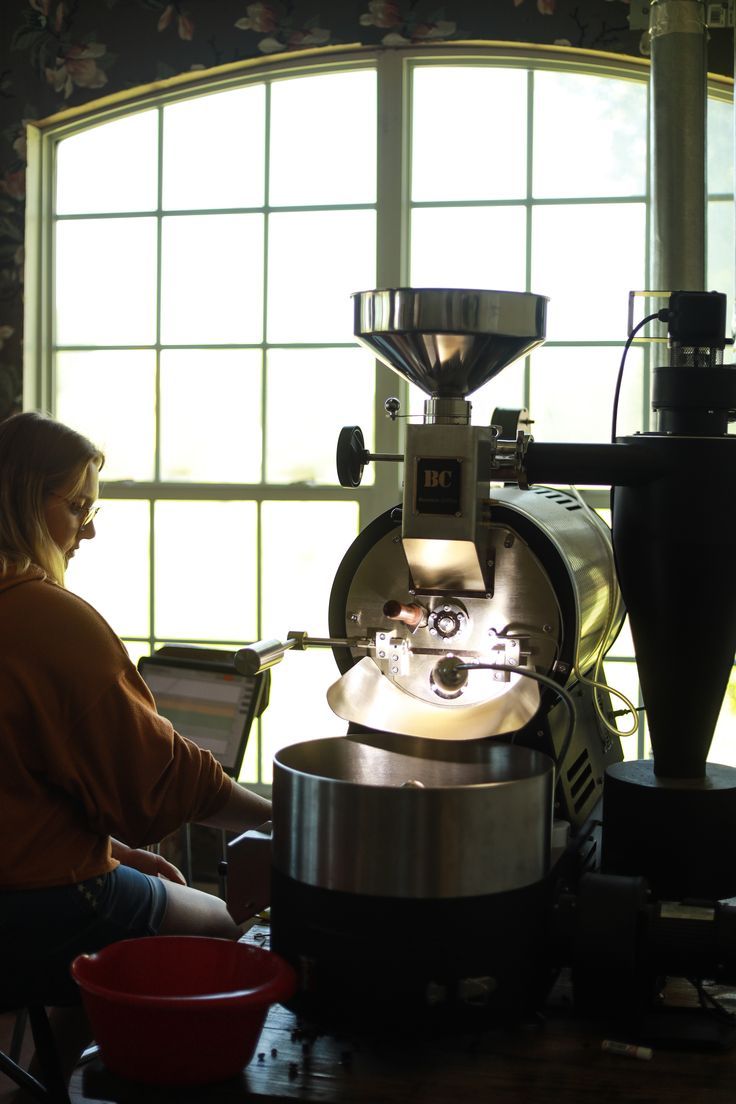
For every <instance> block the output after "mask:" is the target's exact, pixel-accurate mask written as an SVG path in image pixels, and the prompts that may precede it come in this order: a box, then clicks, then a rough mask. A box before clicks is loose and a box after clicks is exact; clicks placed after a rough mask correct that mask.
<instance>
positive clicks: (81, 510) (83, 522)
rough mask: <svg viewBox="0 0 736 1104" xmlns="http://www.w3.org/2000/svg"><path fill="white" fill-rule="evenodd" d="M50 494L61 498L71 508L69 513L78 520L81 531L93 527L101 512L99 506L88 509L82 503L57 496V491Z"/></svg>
mask: <svg viewBox="0 0 736 1104" xmlns="http://www.w3.org/2000/svg"><path fill="white" fill-rule="evenodd" d="M50 494H51V497H52V498H59V499H61V501H62V502H66V504H67V506H68V507H69V512H70V513H71V514H72V515H73V517H75V518H77V519H78V521H79V528H80V530H81V529H86V528H87V526H88V525H91V524H92V522H93V521H94V520H95V518H96V517H97V515H98V513H99V512H100V507H99V506H90V507H87V506H85V505H84V503H82V502H75V501H74V500H73V499H69V498H65V497H64V495H60V494H57V493H56V491H51V492H50Z"/></svg>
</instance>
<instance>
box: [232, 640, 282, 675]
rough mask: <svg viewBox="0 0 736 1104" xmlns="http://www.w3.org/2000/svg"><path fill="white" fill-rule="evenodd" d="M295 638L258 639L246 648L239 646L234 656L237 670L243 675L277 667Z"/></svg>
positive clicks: (257, 673)
mask: <svg viewBox="0 0 736 1104" xmlns="http://www.w3.org/2000/svg"><path fill="white" fill-rule="evenodd" d="M295 644H296V641H295V640H256V641H255V642H254V643H253V644H249V645H248V646H247V647H245V648H239V649H238V651H237V652H236V653H235V655H234V657H233V663H234V664H235V670H236V671H239V672H240V674H241V675H259V674H260V673H261V671H267V670H268V668H269V667H275V665H276V664H277V663H280V662H281V660H282V659H283V658H284V655H285V653H286V652H287V651H288V650H289V648H293V647H294V645H295Z"/></svg>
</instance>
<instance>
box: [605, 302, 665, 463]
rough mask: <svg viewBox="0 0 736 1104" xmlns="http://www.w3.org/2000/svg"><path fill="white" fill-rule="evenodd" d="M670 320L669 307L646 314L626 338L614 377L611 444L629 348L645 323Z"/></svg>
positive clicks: (613, 442)
mask: <svg viewBox="0 0 736 1104" xmlns="http://www.w3.org/2000/svg"><path fill="white" fill-rule="evenodd" d="M670 318H671V312H670V309H669V307H663V308H662V310H659V311H656V312H655V313H654V314H648V315H647V316H646V318H642V320H641V322H637V324H636V325H635V326H634V328H633V330H632V331H631V333H630V334H629V336H628V337H627V338H626V344H625V345H624V351H623V354H622V356H621V363H620V365H619V368H618V376H617V377H616V388H615V390H614V392H613V412H612V416H611V444H612V445H615V444H616V422H617V420H618V403H619V398H620V397H621V384H622V383H623V378H624V365H625V364H626V354H627V353H628V351H629V349H630V348H631V343H632V341H633V340H634V338H635V337H636V335H637V334H638V332H639V330H640V329H642V327H643V326H646V324H647V322H669V320H670Z"/></svg>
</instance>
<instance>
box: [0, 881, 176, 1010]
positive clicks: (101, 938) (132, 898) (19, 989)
mask: <svg viewBox="0 0 736 1104" xmlns="http://www.w3.org/2000/svg"><path fill="white" fill-rule="evenodd" d="M166 899H167V898H166V888H165V886H164V883H163V882H162V881H160V879H158V878H152V877H150V876H149V875H148V874H141V872H140V871H139V870H134V869H133V868H132V867H130V866H118V867H116V869H115V870H113V871H112V872H111V873H110V874H103V875H101V876H100V877H99V878H90V879H89V880H88V881H85V882H77V883H76V884H75V885H68V886H54V887H53V888H51V889H22V890H0V1009H3V1008H6V1009H8V1008H16V1007H19V1006H21V1005H24V1004H31V1003H34V1002H35V1003H42V1004H48V1005H55V1004H56V1005H66V1004H78V1003H79V990H78V988H77V985H76V983H75V982H74V981H73V979H72V977H71V975H70V973H69V967H70V965H71V962H72V960H73V959H74V958H76V956H77V955H78V954H84V953H87V954H89V953H92V952H93V951H99V950H100V949H101V948H102V947H106V946H107V944H108V943H116V942H117V941H118V940H120V939H135V938H138V937H140V936H143V935H157V934H158V931H159V928H160V926H161V922H162V920H163V916H164V912H165V910H166Z"/></svg>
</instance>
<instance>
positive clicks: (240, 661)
mask: <svg viewBox="0 0 736 1104" xmlns="http://www.w3.org/2000/svg"><path fill="white" fill-rule="evenodd" d="M374 646H375V642H374V641H373V640H371V639H369V638H355V639H351V638H349V637H346V636H309V635H308V634H307V633H305V632H301V631H299V632H297V631H296V630H294V631H290V632H289V633H288V635H287V637H286V640H256V642H255V643H254V644H249V645H248V646H247V647H246V648H240V649H239V651H237V652H236V653H235V657H234V659H233V663H234V664H235V670H236V671H239V672H240V674H241V675H260V673H261V671H267V670H268V668H269V667H274V666H275V665H276V664H277V663H280V662H281V660H282V659H283V658H284V655H285V654H286V652H288V651H289V649H290V648H295V649H296V651H298V652H302V651H304V649H305V648H344V647H348V648H372V647H374Z"/></svg>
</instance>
